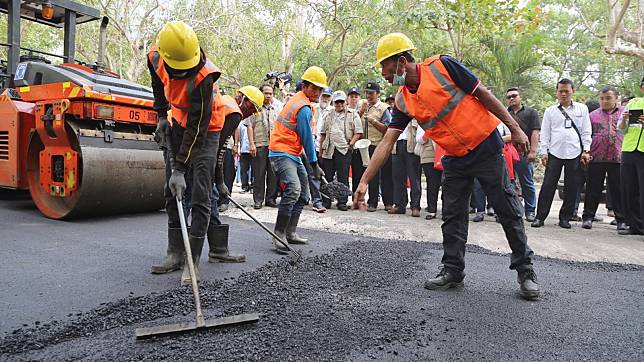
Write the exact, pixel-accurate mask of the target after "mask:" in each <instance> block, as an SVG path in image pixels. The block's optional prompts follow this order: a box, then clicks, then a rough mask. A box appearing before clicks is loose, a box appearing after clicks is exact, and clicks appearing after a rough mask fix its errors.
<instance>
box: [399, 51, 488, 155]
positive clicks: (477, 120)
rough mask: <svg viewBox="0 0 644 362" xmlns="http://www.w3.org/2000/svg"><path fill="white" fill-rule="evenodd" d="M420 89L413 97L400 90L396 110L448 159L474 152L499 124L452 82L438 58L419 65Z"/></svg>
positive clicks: (476, 101) (406, 90)
mask: <svg viewBox="0 0 644 362" xmlns="http://www.w3.org/2000/svg"><path fill="white" fill-rule="evenodd" d="M419 69H420V72H421V74H420V79H421V83H422V84H421V85H420V86H419V87H418V90H417V92H416V93H413V94H412V93H411V92H409V90H408V89H407V88H405V87H400V88H399V89H398V93H397V94H396V98H395V104H396V107H397V108H398V110H400V111H401V112H403V113H405V114H407V115H408V116H409V117H411V118H415V119H416V120H417V121H418V125H419V126H420V127H421V128H422V129H423V130H425V133H426V135H425V137H429V138H432V139H433V140H434V141H436V143H437V144H439V145H440V146H441V147H442V148H443V149H444V150H445V152H446V154H447V155H450V156H457V157H461V156H464V155H466V154H467V153H468V152H469V151H471V150H473V149H474V148H476V147H477V146H478V145H479V144H480V143H481V142H482V141H483V140H485V139H486V138H487V137H488V136H489V135H490V133H491V132H493V131H494V129H495V128H496V126H497V125H498V124H499V122H500V121H499V120H498V118H496V117H495V116H494V115H493V114H491V113H490V112H489V111H488V109H487V108H486V107H485V106H484V105H483V104H482V103H481V102H480V101H479V100H478V98H476V97H474V96H473V95H470V94H466V93H465V92H464V91H463V90H462V89H460V88H459V87H458V86H457V85H456V84H455V83H454V81H453V80H452V79H451V77H450V75H449V72H448V70H447V68H445V66H444V65H443V64H442V63H441V62H440V58H439V56H434V57H432V58H428V59H426V60H425V61H424V62H423V63H422V64H421V65H420V68H419Z"/></svg>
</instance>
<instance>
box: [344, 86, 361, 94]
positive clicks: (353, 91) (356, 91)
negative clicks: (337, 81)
mask: <svg viewBox="0 0 644 362" xmlns="http://www.w3.org/2000/svg"><path fill="white" fill-rule="evenodd" d="M354 93H355V94H357V95H360V90H359V89H358V87H351V88H349V90H348V91H347V96H350V95H351V94H354Z"/></svg>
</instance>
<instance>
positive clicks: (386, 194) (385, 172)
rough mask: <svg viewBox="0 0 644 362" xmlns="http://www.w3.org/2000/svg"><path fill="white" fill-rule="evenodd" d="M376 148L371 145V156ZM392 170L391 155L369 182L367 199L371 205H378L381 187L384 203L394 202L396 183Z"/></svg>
mask: <svg viewBox="0 0 644 362" xmlns="http://www.w3.org/2000/svg"><path fill="white" fill-rule="evenodd" d="M375 150H376V146H369V156H373V152H374V151H375ZM391 172H392V171H391V156H389V158H387V161H386V162H385V164H384V165H383V166H382V168H381V169H380V170H379V171H378V174H377V175H376V177H374V178H373V180H371V182H369V200H368V201H367V204H368V205H369V206H373V207H377V206H378V200H379V196H380V190H381V189H382V202H383V204H385V206H388V205H393V204H394V192H393V188H394V185H393V179H392V176H391Z"/></svg>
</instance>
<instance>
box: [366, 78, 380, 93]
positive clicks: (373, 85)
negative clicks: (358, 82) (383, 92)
mask: <svg viewBox="0 0 644 362" xmlns="http://www.w3.org/2000/svg"><path fill="white" fill-rule="evenodd" d="M364 90H366V91H375V92H376V93H380V84H378V82H374V81H369V82H367V85H365V86H364Z"/></svg>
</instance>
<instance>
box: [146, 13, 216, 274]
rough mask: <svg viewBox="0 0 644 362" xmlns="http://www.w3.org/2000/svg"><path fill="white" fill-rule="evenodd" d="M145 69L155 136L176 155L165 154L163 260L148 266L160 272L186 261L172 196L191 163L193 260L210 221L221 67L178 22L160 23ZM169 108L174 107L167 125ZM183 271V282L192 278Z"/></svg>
mask: <svg viewBox="0 0 644 362" xmlns="http://www.w3.org/2000/svg"><path fill="white" fill-rule="evenodd" d="M148 68H149V70H150V76H151V79H152V91H153V93H154V109H155V110H156V112H157V115H158V118H159V123H158V125H157V129H156V131H155V137H156V139H157V142H159V143H160V145H161V146H162V147H168V148H169V149H171V150H172V153H173V154H174V159H171V158H169V157H166V180H167V183H166V187H165V191H164V192H165V199H166V202H165V208H166V212H167V214H168V249H167V255H166V259H165V261H164V262H163V263H162V264H160V265H154V266H152V273H154V274H163V273H168V272H171V271H174V270H178V269H180V268H182V266H183V265H184V263H185V261H184V255H185V252H184V247H183V240H182V236H181V224H180V223H179V213H178V210H177V204H176V201H175V197H176V198H179V199H183V196H184V191H185V189H186V187H187V186H186V179H185V173H186V171H188V169H189V168H191V169H192V170H193V178H192V193H191V196H192V210H191V212H192V225H191V227H190V246H191V249H192V255H191V257H192V258H193V261H194V262H195V265H197V264H198V261H199V257H200V256H201V250H202V247H203V243H204V239H205V237H206V231H207V229H208V224H209V221H210V193H211V191H212V184H213V180H212V176H213V173H214V167H215V158H216V157H215V155H216V151H217V146H218V144H219V132H220V131H221V129H222V127H223V123H222V122H220V121H219V120H218V119H217V117H212V108H213V106H212V102H213V86H214V84H215V82H216V81H217V80H218V79H219V76H220V75H221V72H220V71H219V69H217V67H215V66H214V65H213V64H212V63H211V62H210V61H209V60H208V59H206V55H205V54H204V52H203V51H202V50H201V48H200V46H199V40H198V39H197V35H196V34H195V32H194V30H192V28H191V27H190V26H188V25H186V24H185V23H184V22H182V21H171V22H168V23H166V24H165V25H164V26H163V28H162V29H161V31H160V32H159V34H158V36H157V40H156V44H155V45H154V46H153V47H152V48H151V49H150V52H149V53H148ZM168 110H172V126H171V127H170V122H169V121H168V118H167V112H168ZM166 134H168V135H170V140H171V141H170V143H171V144H165V135H166ZM186 269H187V268H186ZM197 270H198V269H197ZM186 272H187V270H186V271H184V275H183V276H182V283H183V284H189V283H190V277H189V274H188V273H186Z"/></svg>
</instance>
